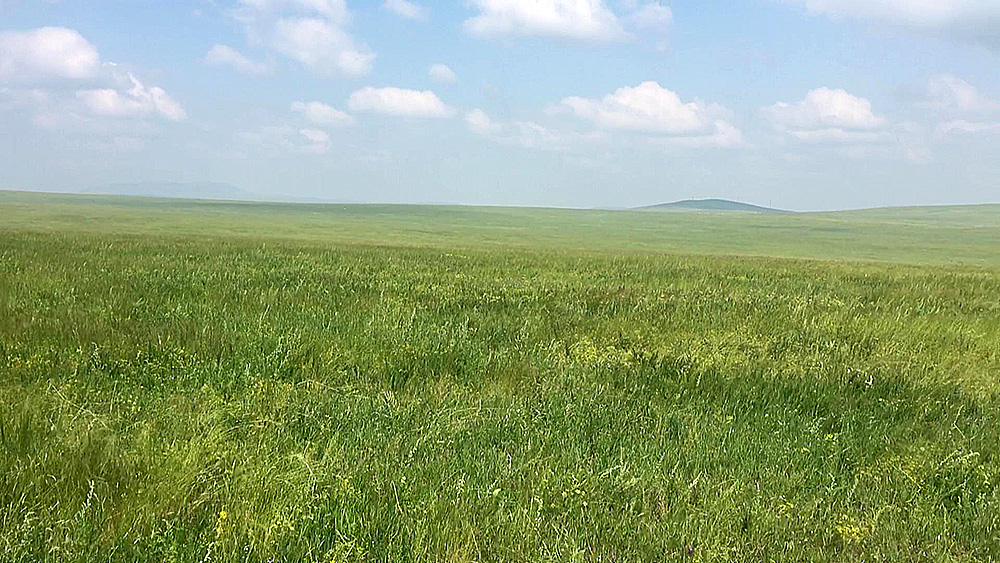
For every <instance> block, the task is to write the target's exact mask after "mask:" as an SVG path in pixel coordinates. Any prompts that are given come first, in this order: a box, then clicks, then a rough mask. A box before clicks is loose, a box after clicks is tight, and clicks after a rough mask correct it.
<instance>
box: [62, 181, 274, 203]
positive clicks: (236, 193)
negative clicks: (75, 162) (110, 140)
mask: <svg viewBox="0 0 1000 563" xmlns="http://www.w3.org/2000/svg"><path fill="white" fill-rule="evenodd" d="M81 193H85V194H99V195H131V196H142V197H168V198H179V199H225V200H242V201H253V200H258V199H260V198H259V197H258V196H256V195H254V194H251V193H249V192H245V191H243V190H241V189H239V188H237V187H236V186H234V185H232V184H224V183H221V182H137V183H131V184H130V183H119V184H104V185H101V186H94V187H93V188H88V189H86V190H83V191H82V192H81Z"/></svg>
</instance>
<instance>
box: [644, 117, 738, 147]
mask: <svg viewBox="0 0 1000 563" xmlns="http://www.w3.org/2000/svg"><path fill="white" fill-rule="evenodd" d="M713 127H714V131H712V132H711V133H707V134H704V135H692V136H689V137H656V138H655V139H653V142H654V143H657V144H661V145H664V146H667V147H684V148H692V149H698V148H708V147H722V148H728V147H739V146H743V144H744V140H743V132H741V131H740V130H739V129H738V128H736V126H734V125H733V124H731V123H729V122H728V121H725V120H722V119H719V120H716V122H715V123H714V124H713Z"/></svg>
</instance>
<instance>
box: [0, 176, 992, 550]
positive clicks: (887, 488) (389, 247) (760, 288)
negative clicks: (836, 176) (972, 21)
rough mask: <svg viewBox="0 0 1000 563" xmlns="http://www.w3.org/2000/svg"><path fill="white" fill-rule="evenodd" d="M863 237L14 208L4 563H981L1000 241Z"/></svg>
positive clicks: (0, 379)
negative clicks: (259, 562)
mask: <svg viewBox="0 0 1000 563" xmlns="http://www.w3.org/2000/svg"><path fill="white" fill-rule="evenodd" d="M872 213H874V214H875V215H876V216H870V215H868V214H866V213H865V212H856V213H847V214H833V215H829V214H819V215H812V214H806V215H798V214H796V215H767V216H765V215H759V216H743V215H742V214H740V216H736V217H734V216H730V215H725V216H716V215H705V214H695V215H691V216H683V215H681V214H673V213H671V214H665V213H664V214H659V213H642V212H597V211H558V210H514V209H492V208H487V209H483V208H406V207H399V206H359V207H345V206H311V205H306V206H288V205H277V204H274V205H271V204H252V205H251V204H234V203H204V202H203V203H196V202H182V201H160V200H146V201H143V200H136V199H124V198H101V197H67V196H38V195H29V194H2V193H0V217H2V218H0V553H2V554H3V555H2V557H0V559H2V560H3V561H12V562H22V561H23V562H28V561H32V562H34V561H96V560H101V561H154V562H157V563H161V562H171V561H314V562H325V563H329V562H331V561H334V562H347V561H387V562H388V561H392V562H403V561H498V562H499V561H730V560H732V561H769V560H774V561H969V562H971V561H994V560H996V559H997V557H998V554H1000V489H998V484H1000V452H998V447H1000V408H998V407H1000V394H998V390H1000V299H998V295H1000V212H998V208H997V207H995V206H994V207H990V206H983V207H979V208H970V209H954V210H951V212H948V211H942V210H935V211H928V212H927V213H929V214H930V215H922V214H921V212H920V211H918V210H909V211H905V212H901V213H902V215H903V217H902V218H900V219H898V220H894V219H892V218H891V217H886V216H885V215H887V214H889V215H891V213H890V212H889V211H884V210H883V211H877V212H876V211H873V212H872ZM764 233H768V234H767V235H766V236H765V234H764ZM725 254H729V255H728V256H727V255H725ZM737 254H747V255H751V254H753V255H759V254H773V255H774V256H786V257H788V256H793V257H799V258H779V257H751V256H737ZM818 257H826V258H829V259H828V260H804V259H801V258H818ZM863 260H864V261H863ZM907 262H910V263H907ZM917 263H920V264H917Z"/></svg>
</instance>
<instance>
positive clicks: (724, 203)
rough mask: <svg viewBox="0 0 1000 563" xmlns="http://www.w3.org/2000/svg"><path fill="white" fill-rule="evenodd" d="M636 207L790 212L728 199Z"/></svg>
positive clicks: (672, 209) (656, 209)
mask: <svg viewBox="0 0 1000 563" xmlns="http://www.w3.org/2000/svg"><path fill="white" fill-rule="evenodd" d="M638 209H644V210H650V211H716V212H718V211H737V212H743V213H790V212H789V211H784V210H781V209H773V208H771V207H762V206H760V205H753V204H750V203H742V202H739V201H732V200H728V199H685V200H682V201H674V202H671V203H659V204H656V205H647V206H644V207H639V208H638Z"/></svg>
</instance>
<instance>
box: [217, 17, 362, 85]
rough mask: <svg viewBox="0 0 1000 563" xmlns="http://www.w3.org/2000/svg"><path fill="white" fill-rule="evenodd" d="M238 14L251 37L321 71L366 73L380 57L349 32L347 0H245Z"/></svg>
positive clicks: (323, 74) (325, 74)
mask: <svg viewBox="0 0 1000 563" xmlns="http://www.w3.org/2000/svg"><path fill="white" fill-rule="evenodd" d="M235 16H236V19H237V20H238V21H240V22H242V23H243V24H244V26H245V27H246V31H247V36H248V38H249V39H250V41H251V42H253V43H256V44H260V45H263V46H265V47H269V48H271V49H274V50H275V51H277V52H278V53H281V54H282V55H284V56H286V57H288V58H290V59H292V60H294V61H297V62H299V63H300V64H302V65H303V66H304V67H306V68H307V69H309V70H310V71H311V72H313V74H315V75H317V76H321V77H330V76H338V75H341V76H361V75H364V74H367V73H368V72H369V71H370V69H371V64H372V61H373V60H374V59H375V54H374V53H372V52H371V50H369V49H368V47H367V46H366V45H364V44H361V43H358V42H357V41H355V40H354V38H353V37H352V36H351V34H350V33H349V32H348V31H347V25H348V23H349V20H350V14H349V12H348V10H347V5H346V4H345V2H344V0H241V1H240V6H239V8H238V9H237V10H236V12H235Z"/></svg>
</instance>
